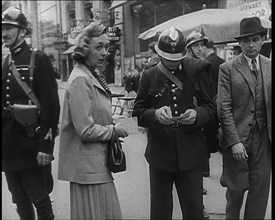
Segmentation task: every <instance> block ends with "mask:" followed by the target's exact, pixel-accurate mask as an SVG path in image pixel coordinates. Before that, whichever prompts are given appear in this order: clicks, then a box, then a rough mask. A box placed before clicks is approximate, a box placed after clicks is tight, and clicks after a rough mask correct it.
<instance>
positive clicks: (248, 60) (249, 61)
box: [244, 54, 259, 70]
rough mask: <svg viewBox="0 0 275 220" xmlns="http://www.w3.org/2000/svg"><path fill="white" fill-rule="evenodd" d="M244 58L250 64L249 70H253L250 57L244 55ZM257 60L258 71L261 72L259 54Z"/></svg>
mask: <svg viewBox="0 0 275 220" xmlns="http://www.w3.org/2000/svg"><path fill="white" fill-rule="evenodd" d="M244 57H245V59H246V60H247V63H248V66H249V68H250V69H252V63H251V61H252V59H251V58H249V57H247V56H246V55H245V54H244ZM255 59H256V66H257V70H259V54H258V55H257V56H256V58H255Z"/></svg>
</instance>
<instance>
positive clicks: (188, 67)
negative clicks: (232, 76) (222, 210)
mask: <svg viewBox="0 0 275 220" xmlns="http://www.w3.org/2000/svg"><path fill="white" fill-rule="evenodd" d="M155 49H156V51H157V53H158V55H159V57H160V62H159V63H158V64H157V65H155V66H152V67H151V68H148V69H146V70H145V71H144V73H143V75H142V78H141V81H140V85H139V90H138V94H137V98H136V100H135V105H134V109H133V114H132V115H133V116H137V117H138V123H139V125H140V126H143V127H145V128H148V132H147V134H148V143H147V149H146V152H145V157H146V159H147V161H148V163H149V170H150V193H151V197H150V198H151V219H172V212H173V198H172V189H173V187H172V186H173V184H175V186H176V189H177V193H178V196H179V201H180V205H181V209H182V215H184V218H186V219H202V218H203V204H202V201H203V195H202V183H203V177H202V163H203V159H204V157H205V154H206V145H205V139H204V136H203V133H202V127H203V125H204V124H205V123H207V122H208V121H210V120H212V119H213V117H214V113H215V104H214V102H213V100H212V98H211V95H210V94H209V90H210V89H209V88H208V87H207V86H208V85H209V84H208V83H205V82H207V81H208V79H207V74H206V73H205V71H206V70H207V68H206V66H207V65H208V63H206V62H204V61H202V60H197V59H193V58H187V57H186V58H185V57H184V55H185V53H186V50H185V39H184V36H183V34H182V33H181V32H180V31H179V30H177V29H175V28H174V27H173V26H172V27H171V28H170V29H167V30H165V31H163V32H162V33H161V35H160V36H159V39H158V43H157V44H156V45H155ZM194 96H195V97H196V98H197V100H198V103H199V106H195V105H194V103H193V97H194Z"/></svg>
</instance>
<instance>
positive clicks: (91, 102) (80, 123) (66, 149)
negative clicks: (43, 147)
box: [58, 64, 113, 184]
mask: <svg viewBox="0 0 275 220" xmlns="http://www.w3.org/2000/svg"><path fill="white" fill-rule="evenodd" d="M112 130H113V125H112V106H111V101H110V96H109V95H108V94H107V92H106V91H105V90H104V89H103V88H102V86H101V85H100V83H99V82H98V81H97V80H96V78H95V77H94V76H93V75H92V74H91V72H90V71H89V70H88V69H87V68H86V67H85V66H84V65H82V64H76V66H75V67H74V69H73V71H72V73H71V75H70V77H69V80H68V87H67V89H66V92H65V96H64V103H63V112H62V121H61V131H60V145H59V164H58V179H59V180H65V181H70V182H76V183H80V184H98V183H106V182H112V181H113V177H112V175H111V172H110V171H109V170H108V168H107V166H106V159H107V147H108V143H107V142H108V141H109V140H110V139H111V136H112Z"/></svg>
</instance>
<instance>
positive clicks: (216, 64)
mask: <svg viewBox="0 0 275 220" xmlns="http://www.w3.org/2000/svg"><path fill="white" fill-rule="evenodd" d="M205 60H206V61H207V62H208V63H210V64H211V80H213V85H214V91H215V94H217V92H218V78H219V68H220V65H221V64H222V63H224V62H225V60H224V59H222V58H221V57H219V56H218V55H217V54H216V53H215V52H213V53H211V54H210V55H209V56H207V57H206V58H205Z"/></svg>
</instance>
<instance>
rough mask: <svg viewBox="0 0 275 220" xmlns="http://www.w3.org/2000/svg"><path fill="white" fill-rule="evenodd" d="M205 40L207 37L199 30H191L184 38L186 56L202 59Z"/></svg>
mask: <svg viewBox="0 0 275 220" xmlns="http://www.w3.org/2000/svg"><path fill="white" fill-rule="evenodd" d="M207 41H208V40H207V38H205V37H204V36H203V35H202V34H201V33H200V32H197V31H192V32H191V33H190V34H189V35H188V37H187V38H186V48H187V56H189V57H193V58H196V59H203V55H204V49H205V44H206V43H207Z"/></svg>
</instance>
